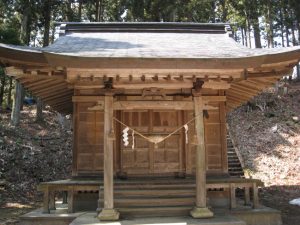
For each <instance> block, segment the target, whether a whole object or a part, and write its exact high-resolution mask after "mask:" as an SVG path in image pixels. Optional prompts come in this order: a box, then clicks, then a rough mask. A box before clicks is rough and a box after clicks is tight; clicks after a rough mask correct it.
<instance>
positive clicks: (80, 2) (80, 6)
mask: <svg viewBox="0 0 300 225" xmlns="http://www.w3.org/2000/svg"><path fill="white" fill-rule="evenodd" d="M81 17H82V0H79V6H78V20H79V22H81Z"/></svg>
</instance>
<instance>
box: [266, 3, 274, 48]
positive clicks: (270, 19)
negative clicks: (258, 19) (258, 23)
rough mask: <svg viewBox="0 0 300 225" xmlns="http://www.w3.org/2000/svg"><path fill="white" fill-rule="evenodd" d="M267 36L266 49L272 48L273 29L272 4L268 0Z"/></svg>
mask: <svg viewBox="0 0 300 225" xmlns="http://www.w3.org/2000/svg"><path fill="white" fill-rule="evenodd" d="M266 17H267V20H266V22H267V24H268V25H267V27H268V30H267V34H268V47H269V48H270V47H271V48H274V29H273V13H272V4H271V1H270V0H268V9H267V16H266Z"/></svg>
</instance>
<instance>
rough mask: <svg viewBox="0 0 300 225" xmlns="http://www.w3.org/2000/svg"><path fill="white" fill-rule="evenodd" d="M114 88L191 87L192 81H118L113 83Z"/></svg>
mask: <svg viewBox="0 0 300 225" xmlns="http://www.w3.org/2000/svg"><path fill="white" fill-rule="evenodd" d="M113 87H114V88H123V89H144V88H152V87H155V88H167V89H181V88H192V87H193V82H192V81H191V80H184V81H177V80H165V79H164V80H162V79H159V80H158V81H154V80H152V81H147V80H146V81H119V82H114V83H113Z"/></svg>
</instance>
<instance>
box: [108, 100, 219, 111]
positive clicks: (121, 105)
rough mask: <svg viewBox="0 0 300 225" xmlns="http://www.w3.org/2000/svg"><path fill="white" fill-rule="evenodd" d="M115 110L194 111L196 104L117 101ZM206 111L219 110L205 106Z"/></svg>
mask: <svg viewBox="0 0 300 225" xmlns="http://www.w3.org/2000/svg"><path fill="white" fill-rule="evenodd" d="M113 108H114V110H138V109H149V110H153V109H162V110H167V109H173V110H193V109H194V104H193V102H191V101H116V102H114V104H113ZM203 108H204V110H214V109H218V108H217V107H214V106H209V105H207V104H205V105H204V106H203Z"/></svg>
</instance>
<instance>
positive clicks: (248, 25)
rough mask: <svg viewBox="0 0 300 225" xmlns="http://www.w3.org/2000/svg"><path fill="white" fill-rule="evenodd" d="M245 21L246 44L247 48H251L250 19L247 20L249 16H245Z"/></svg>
mask: <svg viewBox="0 0 300 225" xmlns="http://www.w3.org/2000/svg"><path fill="white" fill-rule="evenodd" d="M246 23H247V26H246V27H247V29H248V30H247V31H248V40H249V41H248V46H249V48H252V46H251V45H252V44H251V24H250V21H249V18H248V17H247V19H246Z"/></svg>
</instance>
